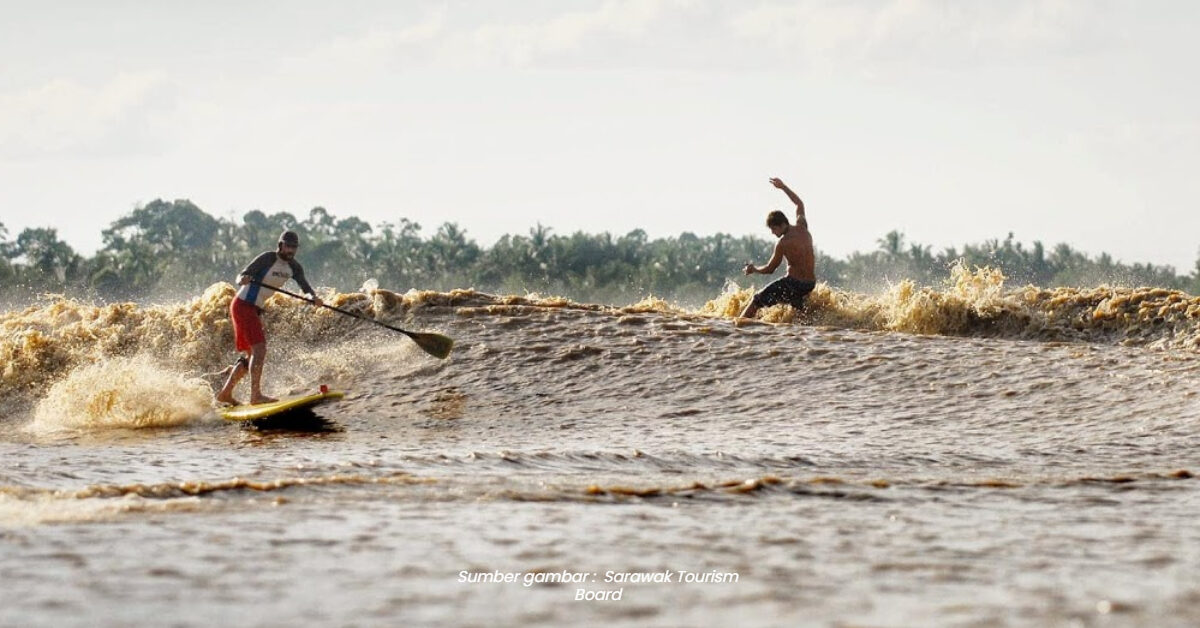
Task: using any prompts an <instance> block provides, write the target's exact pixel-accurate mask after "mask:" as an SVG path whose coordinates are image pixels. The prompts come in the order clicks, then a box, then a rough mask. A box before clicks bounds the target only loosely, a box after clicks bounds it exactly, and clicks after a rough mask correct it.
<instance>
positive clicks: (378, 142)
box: [0, 0, 1200, 272]
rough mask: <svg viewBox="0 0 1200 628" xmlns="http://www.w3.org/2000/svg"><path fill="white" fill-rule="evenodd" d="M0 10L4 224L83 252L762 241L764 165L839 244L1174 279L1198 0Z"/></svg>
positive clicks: (653, 0) (836, 249)
mask: <svg viewBox="0 0 1200 628" xmlns="http://www.w3.org/2000/svg"><path fill="white" fill-rule="evenodd" d="M0 8H2V13H3V19H0V223H3V224H4V225H5V226H6V227H7V228H8V231H9V237H10V238H12V237H15V235H16V233H18V232H19V231H20V230H21V229H22V228H25V227H28V226H50V227H54V228H57V229H58V230H59V234H60V236H61V237H63V238H64V239H65V240H67V241H68V242H69V243H70V244H72V245H73V246H74V247H76V248H77V249H78V250H80V251H82V252H84V253H87V254H90V253H91V252H93V251H94V250H95V249H96V248H97V247H98V246H99V245H100V231H101V229H103V228H104V227H106V226H107V225H108V224H109V223H111V222H112V221H114V220H116V219H117V218H119V217H120V216H122V215H124V214H127V213H128V212H129V211H131V210H132V209H133V208H134V207H135V206H137V205H138V204H143V203H147V202H149V201H151V200H154V199H155V198H164V199H168V200H169V199H177V198H186V199H191V200H192V201H193V202H195V203H196V204H197V205H199V206H200V207H201V208H203V209H204V210H205V211H207V212H209V213H210V214H213V215H216V216H222V217H240V216H241V215H242V214H243V213H245V212H246V211H249V210H252V209H261V210H263V211H267V212H274V211H290V212H292V213H294V214H296V215H298V216H304V215H307V212H308V210H309V209H310V208H312V207H314V206H317V205H320V206H323V207H325V208H327V209H328V210H329V211H330V212H331V213H333V214H335V215H337V216H343V217H344V216H349V215H357V216H360V217H362V218H364V219H366V220H368V221H370V222H372V223H379V222H382V221H392V222H395V221H397V220H398V219H399V218H401V217H407V218H410V219H412V220H416V221H417V222H419V223H421V224H422V225H423V226H424V227H425V231H426V233H427V234H429V233H431V232H432V231H433V229H434V228H435V227H436V226H437V225H438V224H440V223H442V222H445V221H453V222H457V223H459V225H460V226H462V227H464V228H466V229H467V233H468V235H469V236H471V237H474V238H476V239H477V240H478V241H479V242H480V243H482V244H485V245H487V244H491V243H492V242H493V241H494V240H495V239H496V238H497V237H498V236H499V235H501V234H503V233H514V232H515V233H525V232H527V231H528V229H529V228H530V227H532V226H533V225H534V224H535V223H538V222H541V223H542V224H544V225H548V226H550V227H552V228H553V229H554V230H555V232H557V233H570V232H572V231H575V230H584V231H588V232H599V231H611V232H613V233H616V234H621V233H625V232H628V231H630V230H633V229H636V228H642V229H645V230H646V231H647V232H648V233H650V235H651V236H664V235H673V234H678V233H680V232H683V231H692V232H694V233H698V234H709V233H715V232H718V231H723V232H729V233H734V234H746V233H753V234H758V235H760V236H764V237H766V236H768V232H767V230H766V228H765V227H764V226H763V220H764V217H765V214H766V212H767V211H769V210H771V209H784V210H787V209H789V208H788V205H787V203H786V199H785V198H784V196H783V195H782V194H781V193H779V192H778V191H777V190H775V189H774V188H772V187H770V185H769V184H768V183H767V178H768V177H771V176H779V177H782V178H783V179H784V180H785V181H787V182H788V183H789V184H791V185H792V187H793V188H794V189H795V190H796V191H797V192H798V193H799V194H800V195H801V196H802V197H803V198H804V199H805V201H806V203H807V205H808V207H809V222H810V225H811V228H812V231H813V234H814V238H815V241H816V244H817V246H818V248H820V249H822V250H823V251H825V252H827V253H830V254H833V255H835V256H841V255H844V254H846V253H849V252H850V251H853V250H870V249H873V248H875V246H876V244H875V241H876V240H877V239H878V238H880V237H881V236H882V235H883V234H884V233H886V232H888V231H890V230H892V229H898V230H901V231H903V232H905V233H906V234H907V236H908V238H909V240H912V241H917V242H922V243H926V244H932V245H934V247H935V250H940V249H941V248H942V247H944V246H951V245H954V246H960V245H962V244H963V243H967V242H980V241H982V240H984V239H988V238H1003V237H1004V236H1005V235H1006V234H1007V233H1008V232H1010V231H1011V232H1013V233H1014V234H1015V235H1016V238H1017V239H1018V240H1021V241H1024V242H1031V241H1033V240H1042V241H1043V242H1045V243H1047V244H1052V243H1057V242H1068V243H1070V244H1072V245H1073V246H1076V247H1078V248H1081V249H1083V250H1085V251H1088V252H1090V253H1093V254H1095V253H1099V252H1102V251H1106V252H1109V253H1112V254H1114V255H1115V256H1116V257H1117V258H1118V259H1121V260H1123V261H1125V262H1130V263H1132V262H1153V263H1156V264H1172V265H1174V266H1176V268H1177V270H1179V271H1180V272H1187V271H1190V270H1192V268H1193V266H1194V264H1195V261H1196V258H1197V252H1198V247H1200V203H1197V200H1196V199H1197V196H1198V194H1197V193H1198V192H1200V177H1198V176H1197V172H1198V171H1200V80H1197V78H1198V77H1197V70H1196V67H1195V64H1196V60H1197V59H1200V3H1196V2H1187V1H1178V2H1168V1H1145V2H1134V1H1128V2H1123V1H1106V0H1096V1H1090V2H1075V1H1070V0H1038V1H1026V0H1003V1H1000V0H996V1H978V2H976V1H970V0H946V1H939V0H875V1H857V0H849V1H841V2H835V1H832V0H830V1H807V0H802V1H795V2H782V1H753V0H745V1H732V0H731V1H723V2H721V1H717V2H705V1H691V0H579V1H564V0H505V1H504V2H490V1H480V2H460V1H446V2H416V1H409V2H398V1H384V2H367V1H361V0H356V1H355V2H331V1H330V2H310V1H297V0H288V1H286V2H253V1H250V2H247V1H237V2H216V1H210V2H194V1H186V2H183V1H180V2H174V1H159V2H142V1H138V2H133V1H129V2H116V1H104V0H96V1H88V2H66V1H62V2H45V3H37V2H12V1H9V0H0ZM788 213H789V214H790V211H789V212H788ZM271 244H272V243H267V242H265V243H263V245H264V246H269V245H271ZM765 254H766V251H764V255H765Z"/></svg>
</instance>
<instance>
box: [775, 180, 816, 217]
mask: <svg viewBox="0 0 1200 628" xmlns="http://www.w3.org/2000/svg"><path fill="white" fill-rule="evenodd" d="M771 185H773V186H775V187H777V188H779V189H781V190H783V193H784V194H787V195H788V198H790V199H792V202H793V203H795V204H796V221H797V222H799V221H801V220H803V221H804V223H805V224H808V219H807V218H806V217H805V216H804V201H802V200H800V197H799V196H797V195H796V193H795V192H793V191H792V188H789V187H788V186H787V184H786V183H784V182H783V179H780V178H778V177H772V178H771Z"/></svg>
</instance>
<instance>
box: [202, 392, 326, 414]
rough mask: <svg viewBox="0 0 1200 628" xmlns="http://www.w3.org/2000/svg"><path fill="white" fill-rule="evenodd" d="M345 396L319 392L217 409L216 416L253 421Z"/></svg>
mask: <svg viewBox="0 0 1200 628" xmlns="http://www.w3.org/2000/svg"><path fill="white" fill-rule="evenodd" d="M345 396H346V394H345V393H342V392H338V391H333V390H331V391H328V392H319V393H316V394H313V395H303V396H300V397H288V398H286V399H280V400H279V401H272V402H270V403H259V404H255V405H245V406H227V407H224V408H218V409H217V414H219V415H221V418H223V419H225V420H226V421H252V420H254V419H265V418H267V417H269V416H274V415H276V414H279V413H281V412H287V411H289V410H298V409H300V408H311V407H313V406H319V405H321V404H323V403H329V402H330V401H336V400H338V399H341V398H342V397H345Z"/></svg>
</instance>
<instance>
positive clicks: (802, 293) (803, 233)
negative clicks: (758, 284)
mask: <svg viewBox="0 0 1200 628" xmlns="http://www.w3.org/2000/svg"><path fill="white" fill-rule="evenodd" d="M770 181H771V185H773V186H775V187H777V188H779V189H781V190H783V192H784V193H785V194H787V195H788V198H789V199H791V200H792V202H793V203H795V204H796V224H795V225H793V224H791V223H789V222H788V219H787V216H785V215H784V214H783V212H781V211H773V212H771V213H770V214H767V227H768V228H769V229H770V230H771V233H773V234H775V237H777V238H779V242H776V243H775V252H774V253H773V254H772V255H771V261H769V262H767V265H766V266H763V267H758V266H755V265H754V264H749V263H747V264H746V268H745V269H743V270H744V272H745V273H746V274H747V275H750V274H753V273H762V274H764V275H770V274H771V273H774V272H775V269H776V268H778V267H779V264H780V262H782V261H783V260H785V259H786V260H787V263H788V268H787V275H786V276H784V277H781V278H779V279H776V280H775V281H772V282H771V283H769V284H767V287H766V288H763V289H762V290H761V291H759V292H758V294H755V295H754V298H753V299H752V300H751V301H750V303H748V304H747V305H746V309H744V310H742V313H741V314H740V316H741V317H743V318H754V315H755V314H757V313H758V310H759V308H764V307H768V306H771V305H775V304H777V303H787V304H789V305H791V306H792V307H794V308H796V309H800V308H801V307H802V306H803V305H804V297H806V296H808V294H809V293H810V292H812V291H813V288H815V287H817V276H816V270H815V266H816V254H815V253H814V252H813V243H812V234H811V233H809V232H808V220H807V218H806V217H805V216H804V201H801V200H800V197H799V196H796V193H795V192H793V191H792V190H791V188H789V187H788V186H787V185H786V184H784V182H783V181H781V180H780V179H777V178H773V179H771V180H770Z"/></svg>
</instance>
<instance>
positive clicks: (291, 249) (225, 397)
mask: <svg viewBox="0 0 1200 628" xmlns="http://www.w3.org/2000/svg"><path fill="white" fill-rule="evenodd" d="M299 248H300V236H298V235H296V232H294V231H284V232H283V233H282V234H280V235H279V244H278V246H277V247H276V250H274V251H267V252H265V253H263V254H262V255H259V256H258V257H256V258H254V261H252V262H250V264H249V265H248V266H246V268H245V269H243V270H242V272H241V274H239V275H238V281H237V283H238V286H239V287H238V291H237V296H235V297H234V298H233V301H232V302H230V304H229V318H230V319H232V320H233V339H234V344H236V345H237V350H238V351H240V352H242V353H243V354H244V355H243V356H242V357H240V358H238V361H237V364H236V365H234V367H233V370H232V371H230V372H229V378H228V379H226V380H225V386H224V387H223V388H221V392H220V393H218V394H217V401H218V402H221V403H228V404H233V405H235V406H236V405H241V404H240V403H238V401H237V400H236V399H234V398H233V389H234V388H236V387H237V385H238V383H239V382H241V381H242V378H243V377H245V376H246V371H247V370H249V371H250V403H251V404H257V403H269V402H272V401H276V400H275V399H273V398H271V397H268V396H266V395H264V394H263V393H262V372H263V361H264V360H265V359H266V357H267V337H266V335H265V334H264V333H263V326H262V319H260V318H259V313H260V312H261V311H262V306H263V303H265V302H266V300H267V297H269V296H271V295H272V294H274V293H275V291H274V290H272V289H271V288H282V287H283V284H285V283H287V280H288V279H294V280H296V283H297V284H299V286H300V288H301V289H302V290H304V292H306V293H307V294H308V295H309V296H310V297H312V303H313V305H316V306H319V305H321V299H320V298H319V297H317V295H316V293H315V292H313V289H312V286H310V285H308V281H306V280H305V279H304V269H303V268H301V267H300V262H297V261H296V251H297V250H298V249H299Z"/></svg>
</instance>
